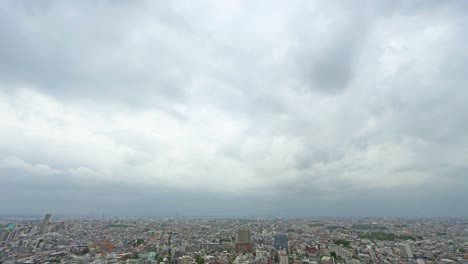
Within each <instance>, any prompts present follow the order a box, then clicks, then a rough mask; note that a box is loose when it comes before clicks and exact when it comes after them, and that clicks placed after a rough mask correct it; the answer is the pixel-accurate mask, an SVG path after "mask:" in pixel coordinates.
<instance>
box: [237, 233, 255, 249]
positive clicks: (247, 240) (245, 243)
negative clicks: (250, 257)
mask: <svg viewBox="0 0 468 264" xmlns="http://www.w3.org/2000/svg"><path fill="white" fill-rule="evenodd" d="M236 252H252V234H251V233H250V230H249V229H239V230H237V233H236Z"/></svg>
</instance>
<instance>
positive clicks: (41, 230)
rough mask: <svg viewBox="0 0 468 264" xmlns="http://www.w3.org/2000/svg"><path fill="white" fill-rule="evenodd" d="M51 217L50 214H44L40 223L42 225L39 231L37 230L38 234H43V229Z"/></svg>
mask: <svg viewBox="0 0 468 264" xmlns="http://www.w3.org/2000/svg"><path fill="white" fill-rule="evenodd" d="M51 216H52V215H51V214H46V215H45V217H44V221H43V222H42V225H41V229H40V230H39V234H44V231H45V229H46V228H47V226H48V225H49V220H50V217H51Z"/></svg>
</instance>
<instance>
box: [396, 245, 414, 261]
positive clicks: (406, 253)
mask: <svg viewBox="0 0 468 264" xmlns="http://www.w3.org/2000/svg"><path fill="white" fill-rule="evenodd" d="M398 248H399V249H400V256H401V257H403V258H413V252H412V251H411V247H410V246H409V245H408V244H399V245H398Z"/></svg>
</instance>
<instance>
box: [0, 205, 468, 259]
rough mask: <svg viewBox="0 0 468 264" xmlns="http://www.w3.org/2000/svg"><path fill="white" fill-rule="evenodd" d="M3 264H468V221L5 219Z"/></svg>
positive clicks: (0, 234)
mask: <svg viewBox="0 0 468 264" xmlns="http://www.w3.org/2000/svg"><path fill="white" fill-rule="evenodd" d="M0 227H1V231H0V263H3V264H16V263H24V264H35V263H77V264H78V263H83V264H84V263H96V264H97V263H157V264H203V263H210V264H218V263H219V264H316V263H322V264H331V263H336V264H359V263H362V264H370V263H388V264H400V263H401V264H403V263H415V264H424V263H426V264H430V263H468V221H467V220H466V219H431V218H419V219H418V218H406V219H405V218H322V219H313V218H303V219H295V218H288V219H280V218H269V219H268V218H206V219H197V218H193V219H191V218H187V217H181V216H179V215H177V216H176V217H171V218H125V217H104V216H102V217H93V218H65V217H52V216H51V214H47V215H45V217H44V218H43V219H40V218H32V217H31V218H0Z"/></svg>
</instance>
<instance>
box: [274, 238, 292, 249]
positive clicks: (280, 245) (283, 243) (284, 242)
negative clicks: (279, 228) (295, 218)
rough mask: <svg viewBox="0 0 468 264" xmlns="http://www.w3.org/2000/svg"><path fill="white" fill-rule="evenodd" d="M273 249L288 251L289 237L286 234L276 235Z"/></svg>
mask: <svg viewBox="0 0 468 264" xmlns="http://www.w3.org/2000/svg"><path fill="white" fill-rule="evenodd" d="M273 247H274V248H275V249H276V250H280V249H284V250H286V251H288V250H289V248H288V236H286V235H284V234H276V235H275V242H274V243H273Z"/></svg>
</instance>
